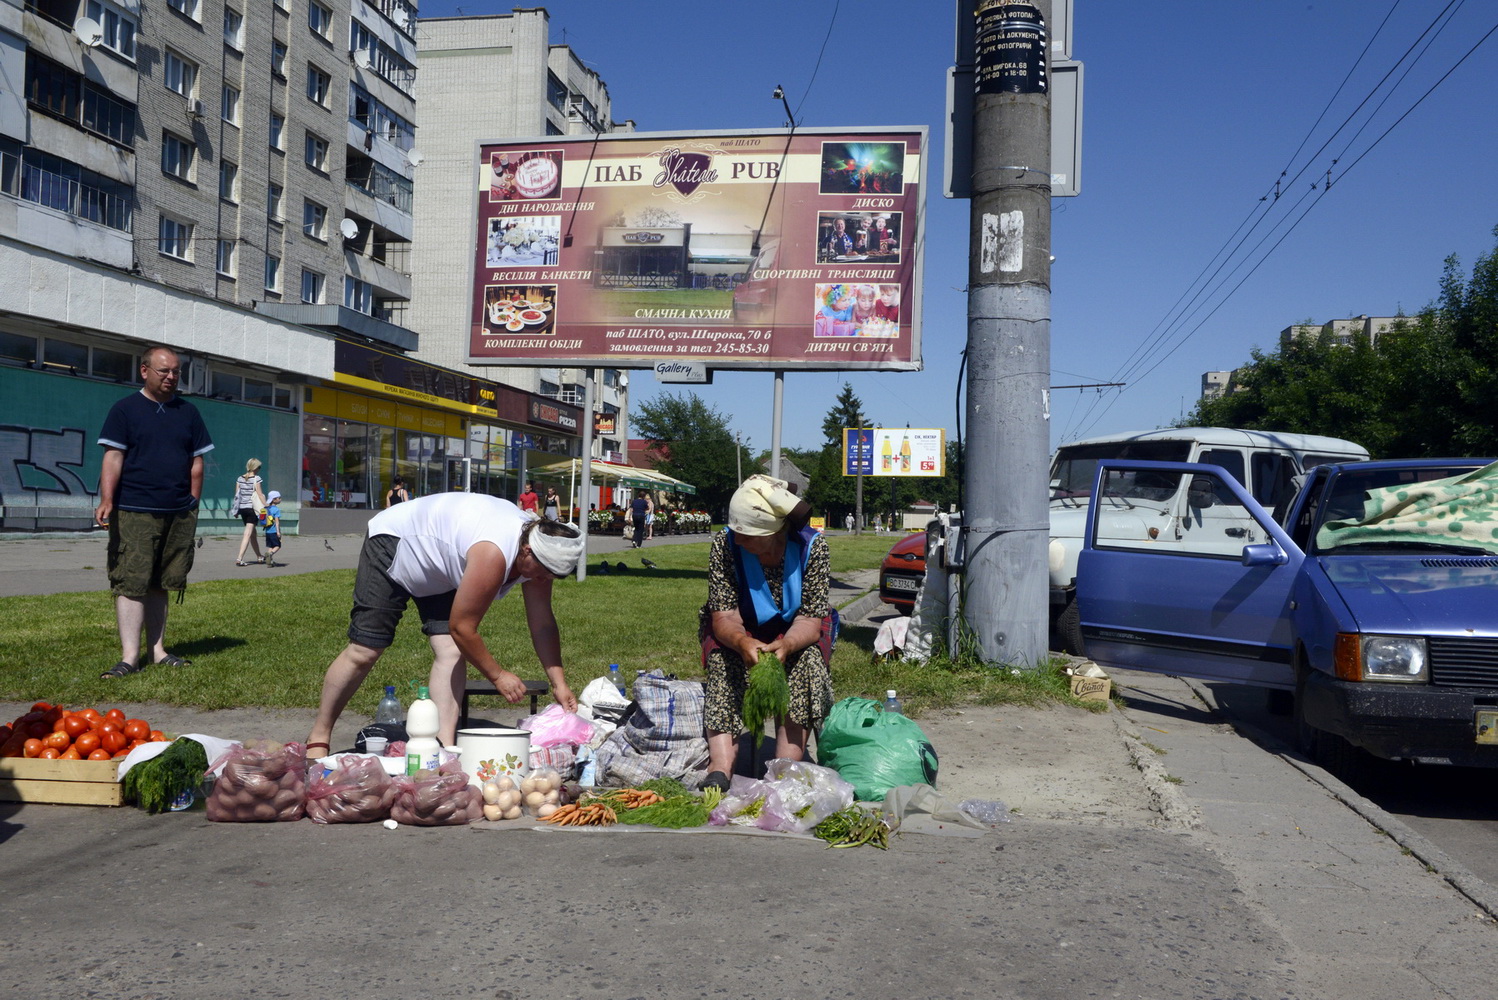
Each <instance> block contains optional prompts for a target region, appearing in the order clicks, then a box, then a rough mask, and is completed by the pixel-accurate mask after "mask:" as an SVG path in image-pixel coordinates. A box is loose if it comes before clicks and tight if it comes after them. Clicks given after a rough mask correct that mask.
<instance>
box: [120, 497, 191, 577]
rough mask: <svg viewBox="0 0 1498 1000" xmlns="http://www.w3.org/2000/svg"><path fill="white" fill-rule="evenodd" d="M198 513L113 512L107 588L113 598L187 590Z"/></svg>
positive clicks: (187, 511) (189, 511) (188, 511)
mask: <svg viewBox="0 0 1498 1000" xmlns="http://www.w3.org/2000/svg"><path fill="white" fill-rule="evenodd" d="M197 531H198V509H197V508H196V507H194V508H193V509H192V510H185V511H182V512H181V513H180V514H144V513H141V512H140V511H135V510H116V511H115V512H114V514H113V516H111V517H110V519H109V549H108V556H107V559H108V566H109V587H110V590H111V591H112V592H113V593H114V595H115V596H116V597H130V598H136V599H139V598H143V597H145V596H146V594H148V593H149V592H151V591H153V590H175V591H178V592H181V591H184V590H186V589H187V574H188V573H189V572H191V571H192V557H193V553H194V551H195V549H194V547H193V542H194V540H195V536H196V535H197Z"/></svg>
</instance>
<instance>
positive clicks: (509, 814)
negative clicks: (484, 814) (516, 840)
mask: <svg viewBox="0 0 1498 1000" xmlns="http://www.w3.org/2000/svg"><path fill="white" fill-rule="evenodd" d="M504 818H505V819H519V818H520V807H519V806H515V807H514V808H513V809H506V810H505V815H504Z"/></svg>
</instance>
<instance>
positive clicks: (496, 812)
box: [484, 805, 505, 822]
mask: <svg viewBox="0 0 1498 1000" xmlns="http://www.w3.org/2000/svg"><path fill="white" fill-rule="evenodd" d="M504 815H505V811H504V810H503V809H501V808H500V807H499V806H496V805H486V806H484V819H487V820H489V821H490V822H493V821H494V820H498V819H504Z"/></svg>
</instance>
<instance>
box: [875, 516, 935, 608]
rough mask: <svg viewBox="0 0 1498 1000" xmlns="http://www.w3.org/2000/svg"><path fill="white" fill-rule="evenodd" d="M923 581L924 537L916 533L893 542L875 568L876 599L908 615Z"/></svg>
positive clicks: (922, 534)
mask: <svg viewBox="0 0 1498 1000" xmlns="http://www.w3.org/2000/svg"><path fill="white" fill-rule="evenodd" d="M925 578H926V533H925V532H924V531H917V532H913V533H911V534H909V535H906V536H905V537H904V538H902V539H900V540H899V541H898V542H896V543H895V544H894V546H893V547H892V548H891V549H890V550H889V554H888V555H886V556H885V557H884V562H882V563H880V564H879V599H880V600H882V601H883V602H884V603H885V604H888V605H891V606H892V607H894V608H895V609H896V610H897V611H900V612H901V613H902V614H907V615H908V614H910V613H911V612H913V611H915V594H916V591H918V590H920V589H921V581H922V580H924V579H925Z"/></svg>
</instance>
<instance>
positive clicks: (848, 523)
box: [843, 511, 853, 532]
mask: <svg viewBox="0 0 1498 1000" xmlns="http://www.w3.org/2000/svg"><path fill="white" fill-rule="evenodd" d="M843 527H844V528H845V529H847V530H848V531H849V532H851V531H852V530H853V512H852V511H849V512H848V513H847V514H846V515H845V516H844V517H843Z"/></svg>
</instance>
